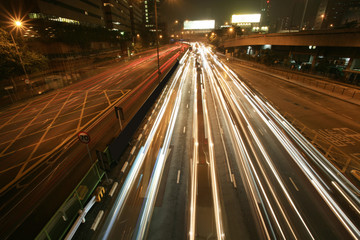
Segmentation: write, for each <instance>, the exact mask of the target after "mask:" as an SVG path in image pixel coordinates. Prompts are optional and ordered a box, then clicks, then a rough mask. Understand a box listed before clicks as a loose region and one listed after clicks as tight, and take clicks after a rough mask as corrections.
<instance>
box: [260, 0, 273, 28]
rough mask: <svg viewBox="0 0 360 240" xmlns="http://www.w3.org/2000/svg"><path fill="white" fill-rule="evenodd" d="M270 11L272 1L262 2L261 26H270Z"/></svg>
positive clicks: (264, 0)
mask: <svg viewBox="0 0 360 240" xmlns="http://www.w3.org/2000/svg"><path fill="white" fill-rule="evenodd" d="M270 11H271V2H270V0H261V4H260V12H261V22H260V25H261V26H267V27H269V26H270V24H271V23H270Z"/></svg>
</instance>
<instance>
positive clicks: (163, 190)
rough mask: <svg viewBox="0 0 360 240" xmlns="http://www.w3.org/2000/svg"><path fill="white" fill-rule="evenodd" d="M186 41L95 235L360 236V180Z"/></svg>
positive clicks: (206, 50) (201, 48) (203, 50)
mask: <svg viewBox="0 0 360 240" xmlns="http://www.w3.org/2000/svg"><path fill="white" fill-rule="evenodd" d="M192 49H193V50H192V51H188V52H187V53H186V54H185V55H184V57H183V58H182V59H181V60H180V66H179V67H178V69H177V71H176V72H175V73H174V77H173V78H172V79H171V81H169V85H168V86H167V88H166V90H165V91H164V92H163V94H162V96H161V97H160V99H159V100H158V102H157V104H156V105H155V106H154V109H153V111H152V113H151V115H150V117H149V118H148V120H147V121H148V122H147V123H146V124H145V126H144V127H143V130H142V133H141V134H140V135H139V137H138V138H139V141H138V144H137V145H136V149H135V150H134V151H133V152H132V154H133V155H134V157H133V158H129V159H133V161H130V162H129V166H130V167H128V171H127V172H126V175H125V177H126V178H125V181H124V182H123V184H122V186H121V189H120V190H119V194H118V195H117V197H116V201H115V204H114V205H113V206H112V207H111V209H110V210H109V214H108V216H107V217H106V219H105V221H104V222H103V227H102V228H101V231H100V232H99V234H98V235H97V237H98V238H99V239H115V238H116V239H119V238H120V239H129V238H133V239H144V238H147V239H184V238H188V239H239V238H244V239H358V238H360V231H359V228H360V226H359V222H360V202H359V190H358V189H357V188H356V187H355V186H353V184H352V183H350V182H349V181H348V180H347V179H346V178H345V177H344V176H342V175H341V174H340V173H339V171H338V170H337V169H336V168H334V167H333V166H332V165H331V164H329V163H328V161H327V160H326V159H325V158H324V157H323V156H322V155H321V154H320V153H319V152H318V151H317V150H316V149H315V148H314V147H313V146H312V145H311V144H310V142H308V141H307V140H306V139H305V138H304V137H303V136H302V135H301V134H300V133H299V132H298V131H297V130H296V129H295V128H294V127H292V126H291V125H290V124H289V123H288V122H287V121H286V119H285V118H283V117H282V116H281V114H280V113H279V112H278V111H277V110H276V109H275V108H274V106H272V105H271V104H270V103H269V102H268V101H267V100H266V99H264V98H263V97H262V96H261V95H259V94H257V93H256V91H253V90H252V89H251V88H249V86H247V85H246V84H244V82H243V81H242V80H241V78H239V76H238V75H237V74H235V73H234V72H233V71H232V70H231V69H229V68H228V67H227V66H226V65H225V64H224V63H223V62H222V61H221V60H220V59H219V58H218V57H217V56H216V55H215V54H214V53H212V52H211V50H210V48H208V47H206V46H204V45H202V44H198V43H196V44H193V45H192ZM135 156H136V157H135ZM314 166H316V168H314Z"/></svg>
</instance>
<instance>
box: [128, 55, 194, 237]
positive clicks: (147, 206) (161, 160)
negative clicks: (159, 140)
mask: <svg viewBox="0 0 360 240" xmlns="http://www.w3.org/2000/svg"><path fill="white" fill-rule="evenodd" d="M185 56H187V55H185ZM185 56H184V57H185ZM189 65H190V64H189V62H188V64H187V65H186V66H185V69H183V67H181V68H180V69H179V70H178V73H183V76H182V78H181V81H180V84H179V88H178V90H177V95H176V99H175V103H174V106H173V110H172V113H171V117H170V121H169V125H168V128H167V131H166V134H165V139H164V142H163V145H162V147H161V149H160V151H159V154H158V157H157V159H156V162H155V166H154V169H153V172H152V176H151V178H150V183H149V186H148V189H147V192H146V196H145V199H146V201H145V202H144V203H143V207H142V212H141V213H140V216H139V219H138V223H139V224H138V230H137V233H136V236H135V239H139V240H140V239H144V238H145V237H146V230H147V229H148V227H149V224H150V219H151V216H152V212H153V209H154V205H155V200H156V196H157V193H158V190H159V187H160V182H161V177H162V174H163V170H164V167H165V163H166V159H167V156H168V153H169V148H170V141H171V138H172V134H173V131H174V127H175V123H176V118H177V116H178V113H179V108H180V104H181V99H182V98H181V95H182V91H183V86H184V82H185V78H186V76H187V73H188V71H189ZM178 76H179V74H177V75H176V77H175V80H174V83H176V82H177V80H178V78H179V77H178ZM173 91H174V90H171V92H173ZM171 94H172V93H171ZM169 95H170V94H169Z"/></svg>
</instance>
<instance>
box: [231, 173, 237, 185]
mask: <svg viewBox="0 0 360 240" xmlns="http://www.w3.org/2000/svg"><path fill="white" fill-rule="evenodd" d="M231 181H232V183H233V185H234V188H237V185H236V180H235V176H234V174H233V173H232V174H231Z"/></svg>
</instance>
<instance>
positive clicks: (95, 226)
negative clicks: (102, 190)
mask: <svg viewBox="0 0 360 240" xmlns="http://www.w3.org/2000/svg"><path fill="white" fill-rule="evenodd" d="M103 216H104V211H103V210H101V211H99V213H98V215H97V216H96V218H95V220H94V223H93V224H92V225H91V228H90V229H91V230H93V231H96V228H97V227H98V225H99V223H100V220H101V218H102V217H103Z"/></svg>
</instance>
